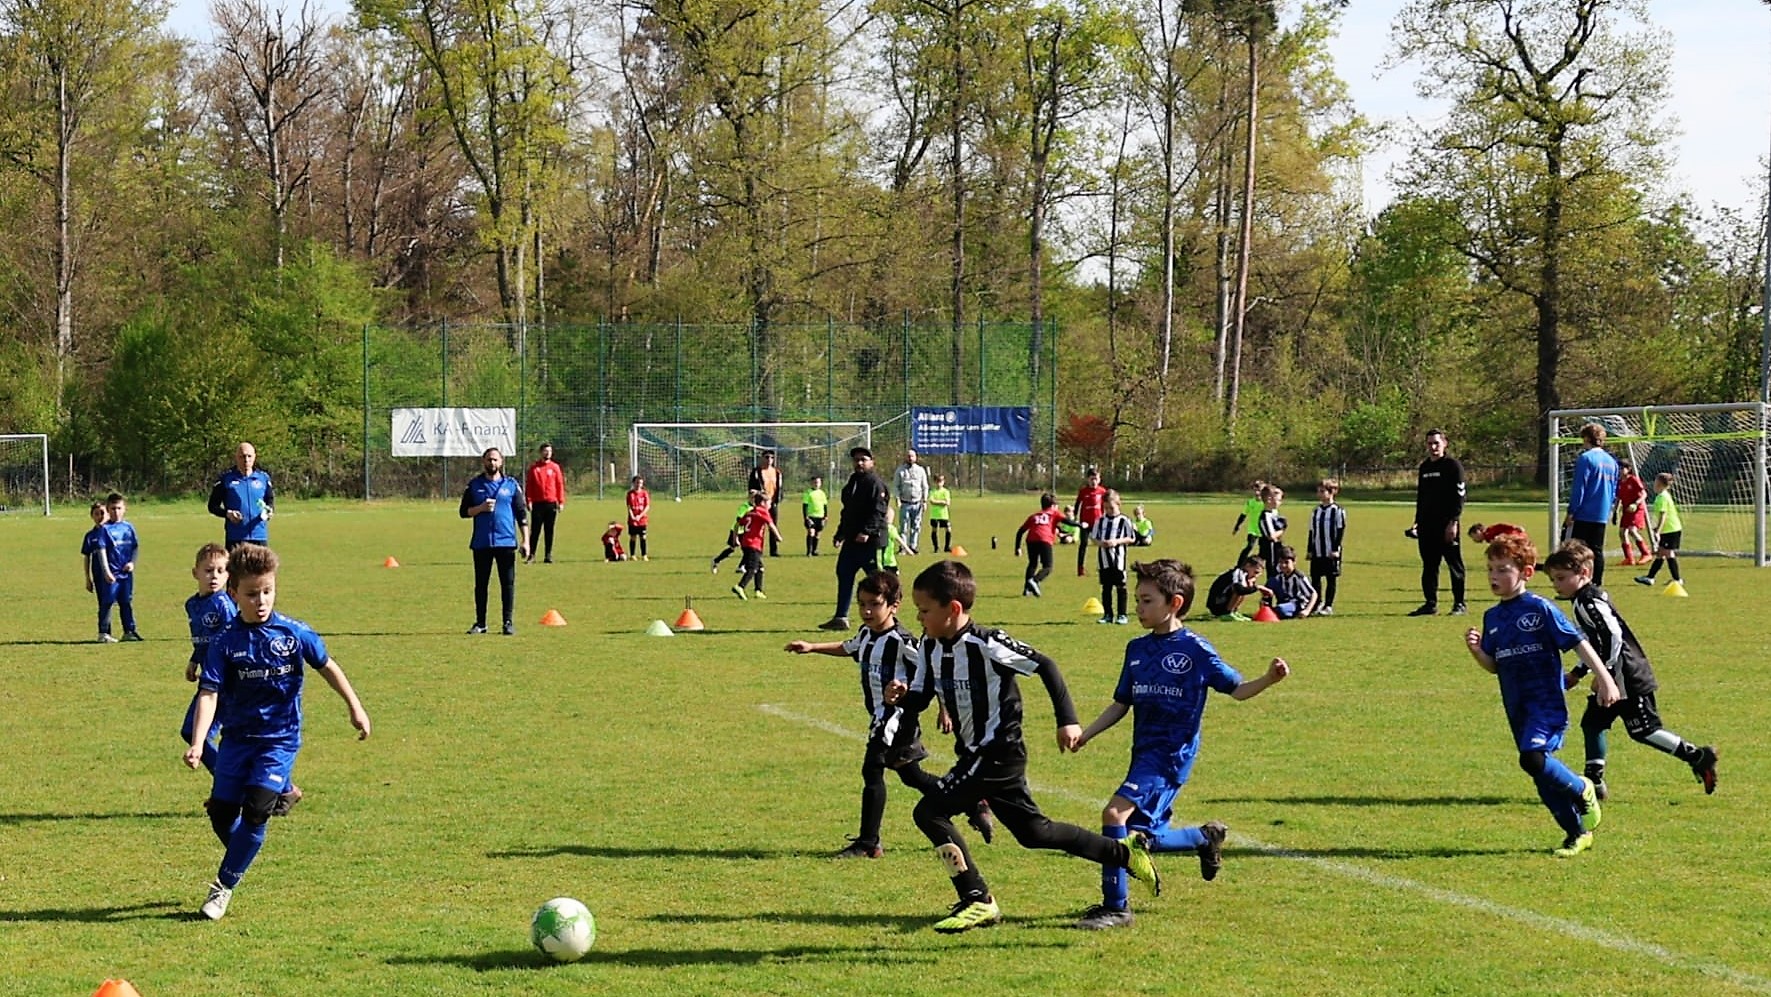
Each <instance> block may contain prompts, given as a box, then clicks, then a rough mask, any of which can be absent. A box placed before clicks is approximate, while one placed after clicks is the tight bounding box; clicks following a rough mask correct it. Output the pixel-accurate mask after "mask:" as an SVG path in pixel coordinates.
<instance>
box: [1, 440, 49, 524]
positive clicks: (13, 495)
mask: <svg viewBox="0 0 1771 997" xmlns="http://www.w3.org/2000/svg"><path fill="white" fill-rule="evenodd" d="M4 512H28V513H32V514H36V513H39V512H41V513H42V514H43V515H45V516H47V515H49V437H48V436H45V435H44V434H42V433H22V434H0V513H4Z"/></svg>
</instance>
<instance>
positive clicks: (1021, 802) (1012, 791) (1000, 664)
mask: <svg viewBox="0 0 1771 997" xmlns="http://www.w3.org/2000/svg"><path fill="white" fill-rule="evenodd" d="M976 596H977V583H976V582H975V581H973V579H972V573H971V569H969V568H967V567H966V566H965V565H964V564H962V563H960V562H958V561H937V562H935V563H934V564H931V565H929V566H928V567H927V568H924V569H923V570H922V573H921V574H919V575H917V576H916V585H915V588H914V591H913V592H912V598H913V599H915V601H916V616H917V619H918V620H919V621H920V622H921V623H922V629H923V633H924V635H925V636H924V637H923V639H922V648H921V653H922V661H923V667H922V669H921V670H920V671H919V672H918V673H917V675H916V678H915V681H916V683H917V684H916V685H914V686H912V685H910V683H908V682H901V681H897V682H893V683H891V684H890V685H889V686H887V688H886V701H887V702H901V703H902V704H903V706H904V712H905V715H906V716H915V715H917V714H918V713H921V712H922V711H923V710H924V709H926V708H927V707H928V705H929V703H930V702H932V701H933V700H934V699H936V698H937V697H938V698H940V700H941V701H942V703H944V704H945V705H946V707H947V712H948V714H949V715H951V716H952V718H953V739H954V753H955V755H956V760H955V762H954V765H953V770H952V771H951V772H948V773H947V774H946V775H945V776H943V777H942V778H941V780H940V782H939V783H938V784H937V785H936V787H935V789H934V790H933V791H931V792H929V793H927V794H926V795H924V796H923V798H922V800H921V801H920V802H919V803H917V804H916V813H915V816H916V826H917V827H918V828H921V829H922V832H923V834H925V835H927V836H928V839H929V841H930V842H931V843H933V844H934V846H935V854H936V855H937V856H939V857H940V859H941V862H942V864H944V865H945V866H946V867H947V871H948V874H949V876H950V877H951V879H952V881H953V890H954V892H955V893H957V894H958V895H959V900H958V902H957V903H955V904H954V905H953V909H952V911H951V912H950V913H949V914H948V915H947V916H946V917H944V918H942V919H941V920H939V921H936V922H935V924H934V928H935V930H936V931H940V932H945V933H952V932H960V931H969V930H971V929H972V928H981V927H984V926H986V925H991V924H995V923H997V922H998V921H1000V920H1002V912H1001V909H1000V908H998V907H997V905H996V899H995V898H994V897H993V896H991V894H990V887H989V886H988V885H986V884H985V882H984V877H983V875H982V874H981V873H979V872H978V868H977V865H976V864H975V863H973V861H972V856H971V853H970V852H969V851H967V849H966V846H965V839H964V838H962V837H960V835H959V831H958V830H957V829H955V828H954V826H953V820H952V815H953V814H958V813H965V812H966V811H967V810H969V809H971V808H972V807H973V806H975V805H976V804H977V802H978V800H980V799H982V800H985V801H986V802H988V803H989V804H990V808H991V810H993V811H994V812H995V814H996V819H997V820H998V821H1000V822H1001V823H1002V824H1003V825H1004V826H1006V827H1007V828H1008V829H1009V832H1010V833H1011V834H1013V835H1014V836H1015V840H1016V841H1018V842H1020V843H1021V845H1022V846H1024V847H1027V848H1052V849H1057V850H1060V851H1064V852H1068V853H1069V854H1071V855H1075V856H1078V857H1081V858H1086V859H1088V860H1089V861H1091V862H1095V863H1098V864H1100V865H1103V866H1110V867H1113V868H1126V869H1129V870H1130V871H1131V874H1132V875H1133V876H1135V877H1136V878H1138V879H1140V880H1143V881H1144V882H1146V883H1148V884H1150V888H1151V889H1152V890H1153V891H1155V892H1156V893H1159V894H1160V893H1161V892H1162V881H1161V879H1160V878H1159V877H1158V876H1157V873H1156V865H1155V863H1153V862H1152V861H1151V860H1150V853H1149V852H1148V851H1147V850H1146V847H1145V843H1144V836H1143V835H1142V834H1135V833H1134V834H1133V835H1132V836H1131V838H1130V839H1129V840H1126V841H1114V840H1113V839H1111V838H1108V837H1107V836H1105V835H1101V834H1095V833H1094V832H1092V831H1085V830H1083V829H1082V828H1080V827H1077V826H1076V825H1074V824H1062V823H1058V822H1057V821H1054V820H1052V819H1051V818H1049V817H1047V816H1046V815H1045V814H1043V813H1040V811H1039V805H1038V804H1037V803H1035V802H1033V796H1032V794H1031V793H1030V792H1029V791H1028V788H1027V745H1026V742H1025V741H1023V740H1022V737H1021V693H1020V689H1019V687H1018V686H1017V683H1016V680H1017V679H1018V678H1019V677H1020V676H1023V675H1037V676H1039V679H1040V681H1041V682H1042V683H1044V685H1045V691H1046V694H1047V695H1048V696H1050V697H1051V701H1052V712H1053V713H1055V714H1056V715H1057V721H1058V730H1057V740H1058V748H1059V750H1061V751H1071V750H1074V749H1075V748H1076V747H1077V744H1078V742H1079V741H1080V739H1081V737H1082V728H1081V726H1079V725H1078V724H1077V722H1076V707H1075V705H1074V704H1073V703H1072V702H1071V701H1070V692H1069V690H1068V689H1067V688H1065V686H1064V678H1063V676H1062V675H1060V674H1059V673H1058V666H1057V664H1056V663H1054V662H1053V661H1052V660H1051V659H1050V658H1048V657H1046V656H1045V655H1043V654H1040V653H1039V652H1038V651H1035V650H1034V649H1033V648H1031V647H1028V646H1027V645H1026V644H1023V643H1021V642H1020V641H1018V640H1015V639H1014V638H1012V637H1010V636H1008V635H1007V634H1005V633H1003V632H1002V631H1000V630H989V629H985V628H982V627H979V626H978V625H977V624H976V623H974V622H972V617H971V609H972V601H973V599H974V598H975V597H976ZM900 737H902V734H900Z"/></svg>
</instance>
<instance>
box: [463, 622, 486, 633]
mask: <svg viewBox="0 0 1771 997" xmlns="http://www.w3.org/2000/svg"><path fill="white" fill-rule="evenodd" d="M467 632H468V633H470V634H483V633H485V632H486V625H485V624H484V623H475V624H474V625H473V626H471V627H468V628H467Z"/></svg>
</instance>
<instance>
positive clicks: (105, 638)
mask: <svg viewBox="0 0 1771 997" xmlns="http://www.w3.org/2000/svg"><path fill="white" fill-rule="evenodd" d="M98 642H99V643H100V644H115V643H117V638H115V637H112V636H111V635H110V634H99V635H98Z"/></svg>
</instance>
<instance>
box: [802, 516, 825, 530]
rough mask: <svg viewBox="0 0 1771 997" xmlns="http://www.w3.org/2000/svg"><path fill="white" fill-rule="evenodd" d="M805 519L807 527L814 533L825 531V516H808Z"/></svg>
mask: <svg viewBox="0 0 1771 997" xmlns="http://www.w3.org/2000/svg"><path fill="white" fill-rule="evenodd" d="M805 519H806V529H808V530H811V531H812V532H813V533H823V532H824V517H823V516H807V517H805Z"/></svg>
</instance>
